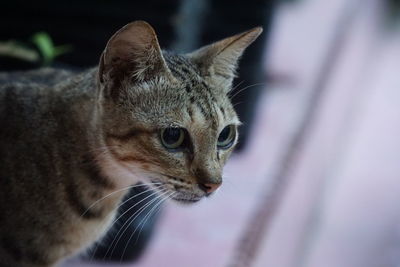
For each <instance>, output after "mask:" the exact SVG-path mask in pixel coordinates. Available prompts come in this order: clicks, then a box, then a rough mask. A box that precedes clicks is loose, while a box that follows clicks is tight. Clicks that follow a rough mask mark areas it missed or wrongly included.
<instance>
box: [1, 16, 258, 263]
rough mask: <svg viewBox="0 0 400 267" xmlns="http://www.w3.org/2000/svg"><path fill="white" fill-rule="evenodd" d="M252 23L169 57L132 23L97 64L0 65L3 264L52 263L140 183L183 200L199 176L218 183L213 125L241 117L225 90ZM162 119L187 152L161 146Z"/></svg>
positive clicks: (102, 224)
mask: <svg viewBox="0 0 400 267" xmlns="http://www.w3.org/2000/svg"><path fill="white" fill-rule="evenodd" d="M259 33H260V29H254V30H251V31H249V32H247V33H244V34H241V35H237V36H236V37H235V38H234V39H232V38H228V39H225V40H222V41H220V42H217V43H215V44H213V45H211V46H208V47H206V48H202V49H200V50H199V51H197V52H194V53H191V54H188V55H176V54H174V53H170V52H163V51H161V49H160V47H159V45H158V42H157V37H156V35H155V33H154V30H153V29H152V28H151V27H150V26H149V25H148V24H147V23H145V22H140V21H139V22H134V23H131V24H128V25H127V26H125V27H124V28H122V29H121V30H120V31H118V32H117V33H116V34H115V35H114V36H113V37H112V38H111V39H110V41H109V42H108V44H107V46H106V48H105V50H104V53H103V54H102V56H101V59H100V63H99V66H98V67H96V68H93V69H90V70H87V71H84V72H82V73H77V74H75V73H72V72H67V71H62V70H54V69H41V70H38V71H32V72H26V73H13V74H0V102H1V103H0V127H1V129H2V130H1V131H0V158H1V161H0V192H1V193H0V211H1V213H0V266H16V267H34V266H37V267H44V266H52V265H54V264H56V263H57V262H59V261H60V260H61V259H63V258H65V257H68V256H70V255H73V254H76V253H78V252H80V251H82V250H83V249H85V248H86V247H88V246H89V245H90V244H92V243H93V242H94V241H95V240H96V239H98V238H99V237H101V235H103V234H104V232H105V231H106V229H107V227H108V226H109V224H110V223H111V222H112V220H113V217H114V213H115V210H116V206H117V204H118V203H119V202H120V200H121V198H122V197H123V195H124V192H126V191H123V190H122V189H124V188H125V187H128V186H130V185H132V184H135V183H138V182H140V181H142V182H145V183H150V182H157V183H158V186H157V187H154V189H156V190H162V191H163V192H168V194H170V193H171V196H172V194H173V196H172V198H174V199H175V200H177V201H180V202H185V203H186V202H195V201H197V200H199V199H201V198H202V197H204V196H206V195H208V193H207V192H205V191H204V186H203V188H202V187H201V186H200V185H201V184H210V183H214V184H219V183H221V182H222V178H221V177H222V168H223V165H224V164H225V162H226V160H227V158H228V156H229V155H230V153H231V151H232V148H233V146H232V147H230V148H229V149H224V150H221V149H217V146H216V142H217V139H218V136H219V133H220V132H221V131H222V129H223V128H224V127H225V126H227V125H235V126H237V125H238V124H239V119H238V118H237V116H236V113H235V111H234V109H233V107H232V104H231V103H230V100H229V98H228V97H227V93H228V91H229V90H230V86H231V82H232V78H233V77H234V70H235V67H236V62H237V60H238V58H239V57H240V54H241V53H242V52H243V50H244V49H245V48H246V47H247V46H248V45H249V44H250V43H251V42H252V41H253V40H254V39H255V38H256V37H257V36H258V34H259ZM229 51H231V52H229ZM222 62H226V66H225V68H224V66H223V63H222ZM167 127H181V128H184V129H185V131H186V132H187V133H188V138H189V139H190V140H188V141H187V142H188V144H187V146H186V148H185V149H184V150H182V151H179V152H171V151H169V150H167V149H166V148H164V147H163V145H162V143H161V141H160V131H161V130H162V129H163V128H167ZM109 194H110V195H109ZM105 196H108V197H106V198H104V197H105ZM102 198H104V199H103V200H101V201H100V202H99V203H96V201H97V200H99V199H102ZM93 203H96V205H93Z"/></svg>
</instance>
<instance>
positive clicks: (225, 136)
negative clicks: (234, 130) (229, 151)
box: [218, 127, 231, 142]
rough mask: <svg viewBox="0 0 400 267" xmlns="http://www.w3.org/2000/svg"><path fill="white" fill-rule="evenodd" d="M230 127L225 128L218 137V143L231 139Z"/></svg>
mask: <svg viewBox="0 0 400 267" xmlns="http://www.w3.org/2000/svg"><path fill="white" fill-rule="evenodd" d="M230 129H231V128H230V127H225V128H224V129H223V130H222V132H221V133H220V135H219V137H218V141H219V142H223V141H225V140H226V139H228V137H229V133H230Z"/></svg>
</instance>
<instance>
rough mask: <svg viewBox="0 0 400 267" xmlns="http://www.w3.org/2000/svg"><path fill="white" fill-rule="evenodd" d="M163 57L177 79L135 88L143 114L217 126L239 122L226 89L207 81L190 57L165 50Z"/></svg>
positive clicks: (176, 122)
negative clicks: (224, 90) (216, 86)
mask: <svg viewBox="0 0 400 267" xmlns="http://www.w3.org/2000/svg"><path fill="white" fill-rule="evenodd" d="M164 57H165V61H166V62H167V64H168V67H169V69H170V71H171V73H172V75H173V76H174V78H175V81H174V83H171V82H170V81H169V80H168V79H158V80H156V82H154V83H145V84H142V85H141V87H142V88H141V89H140V90H134V91H136V92H141V94H140V96H139V97H138V96H134V97H133V98H132V99H133V100H134V101H135V106H136V107H137V108H138V109H139V110H138V109H136V108H135V109H136V111H139V112H140V113H141V114H142V117H145V116H147V119H149V120H152V121H155V122H157V123H160V124H161V123H162V124H173V125H175V126H188V125H192V126H193V125H197V126H199V127H211V128H213V129H216V130H218V129H219V128H220V127H223V126H224V125H226V124H237V123H239V121H238V118H237V116H236V113H235V111H234V109H233V107H232V104H231V102H230V100H229V98H228V96H227V95H226V93H224V92H223V91H222V90H219V89H218V88H214V87H213V86H212V85H210V84H209V83H207V81H206V79H204V77H202V75H201V73H200V71H199V69H198V68H197V67H196V66H195V65H194V64H193V63H192V62H190V60H189V59H188V58H186V57H185V56H182V55H175V54H170V53H165V55H164ZM143 87H147V88H143ZM138 99H139V100H140V101H139V102H140V104H139V103H138V101H137V100H138ZM142 104H143V105H142ZM161 118H162V119H161ZM164 126H166V125H164Z"/></svg>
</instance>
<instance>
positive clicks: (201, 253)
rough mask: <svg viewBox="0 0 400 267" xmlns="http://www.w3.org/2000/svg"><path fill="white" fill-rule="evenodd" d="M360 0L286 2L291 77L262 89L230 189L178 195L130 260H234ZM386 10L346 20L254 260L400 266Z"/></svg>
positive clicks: (284, 53)
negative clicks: (201, 196)
mask: <svg viewBox="0 0 400 267" xmlns="http://www.w3.org/2000/svg"><path fill="white" fill-rule="evenodd" d="M351 4H352V1H350V0H335V1H324V0H304V1H299V2H298V3H297V4H290V5H289V4H288V5H284V6H283V7H282V8H281V9H280V10H279V12H278V14H277V16H276V18H277V20H276V24H275V25H274V29H273V32H272V38H270V39H271V44H270V50H269V52H268V55H269V58H268V60H267V62H268V70H269V71H270V72H271V73H278V74H279V73H281V74H284V76H285V77H290V79H289V81H288V83H283V84H276V85H274V86H273V88H268V89H269V90H268V91H267V90H266V92H265V94H264V95H263V98H262V99H260V103H259V109H258V115H257V118H256V123H255V124H256V126H255V129H254V131H253V136H252V137H251V138H250V143H249V146H248V148H247V150H245V151H244V152H243V153H241V154H238V155H234V156H233V158H232V159H231V160H230V162H229V163H228V165H227V167H226V171H225V183H224V186H223V188H221V190H219V192H218V193H217V194H216V195H215V196H213V197H211V198H210V199H206V200H204V201H202V202H201V203H199V204H197V205H194V206H188V207H182V206H177V205H175V204H174V203H169V204H168V205H167V206H166V207H165V210H164V212H163V216H162V217H163V218H162V221H161V222H160V224H159V225H158V229H157V233H156V235H155V236H154V239H153V240H152V242H151V244H150V247H149V248H148V250H147V252H146V254H145V255H144V256H143V258H142V260H141V261H140V262H139V263H136V264H127V265H126V266H142V267H158V266H174V267H180V266H185V267H187V266H190V267H206V266H207V267H225V266H227V264H228V263H229V262H230V259H232V257H233V256H234V253H235V248H236V245H237V242H238V240H239V237H240V234H241V233H242V231H243V230H244V229H245V228H246V227H251V226H248V225H247V226H246V223H247V221H248V219H249V216H250V215H251V214H252V212H253V211H254V209H255V207H256V206H257V204H259V202H258V201H257V200H258V199H260V197H261V195H262V194H263V192H265V190H267V189H268V185H269V184H271V183H272V181H271V177H273V176H274V174H275V172H276V170H277V169H278V166H279V164H281V162H280V159H281V158H282V154H283V153H284V151H285V150H286V149H287V146H288V144H289V142H290V140H291V138H293V135H294V134H295V133H296V129H298V128H299V127H300V125H299V123H300V122H301V119H302V116H303V115H304V110H305V109H306V107H307V104H309V99H310V96H311V94H312V90H313V85H314V84H315V82H316V79H317V78H318V75H320V69H321V64H322V62H323V60H324V59H325V58H326V53H328V52H329V51H328V49H327V48H328V47H329V44H330V43H331V42H332V40H333V38H334V32H335V29H336V28H337V27H338V24H340V21H339V20H340V18H341V14H343V12H345V11H346V10H347V9H349V6H351ZM382 14H383V8H382V2H381V1H379V0H376V1H375V0H366V1H364V2H363V4H362V6H361V8H359V9H357V12H356V13H355V14H354V18H353V20H352V21H351V23H349V24H348V25H346V27H348V28H347V32H346V34H345V35H344V38H343V40H342V46H341V49H340V51H339V53H338V54H337V58H335V64H334V66H333V68H332V69H331V70H330V73H329V75H328V79H327V83H326V84H325V90H324V93H323V94H322V95H321V98H320V99H319V102H318V106H317V107H316V108H315V110H314V112H315V113H316V114H314V120H313V123H312V124H311V126H310V129H307V136H306V138H305V140H304V142H303V143H302V144H301V146H300V147H299V148H298V150H297V151H296V153H297V156H296V160H295V162H294V163H293V164H292V166H291V172H290V173H289V175H290V179H289V180H290V181H291V183H290V184H289V186H288V188H287V191H286V192H285V194H284V197H283V201H282V203H281V205H280V207H279V209H278V213H277V214H276V217H275V218H274V220H273V223H272V225H270V227H269V228H268V231H267V232H266V233H265V236H264V238H263V242H262V244H261V247H260V251H259V254H258V257H257V258H256V259H255V262H254V266H257V267H265V266H274V267H321V266H323V267H330V266H332V267H336V266H341V267H347V266H348V267H376V266H382V267H391V266H393V267H394V266H400V209H399V208H398V203H399V202H400V138H399V137H400V75H399V70H400V63H399V62H400V32H398V31H397V32H393V31H384V30H382V27H383V19H382ZM64 266H65V267H66V266H100V265H98V264H82V263H79V262H78V261H71V262H69V263H67V264H65V265H64ZM105 266H121V265H105Z"/></svg>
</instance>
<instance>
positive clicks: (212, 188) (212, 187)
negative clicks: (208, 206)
mask: <svg viewBox="0 0 400 267" xmlns="http://www.w3.org/2000/svg"><path fill="white" fill-rule="evenodd" d="M199 186H200V188H201V189H202V190H203V191H205V192H206V193H207V194H211V193H212V192H215V191H216V190H217V189H218V187H220V186H221V184H220V183H218V184H200V185H199Z"/></svg>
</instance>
